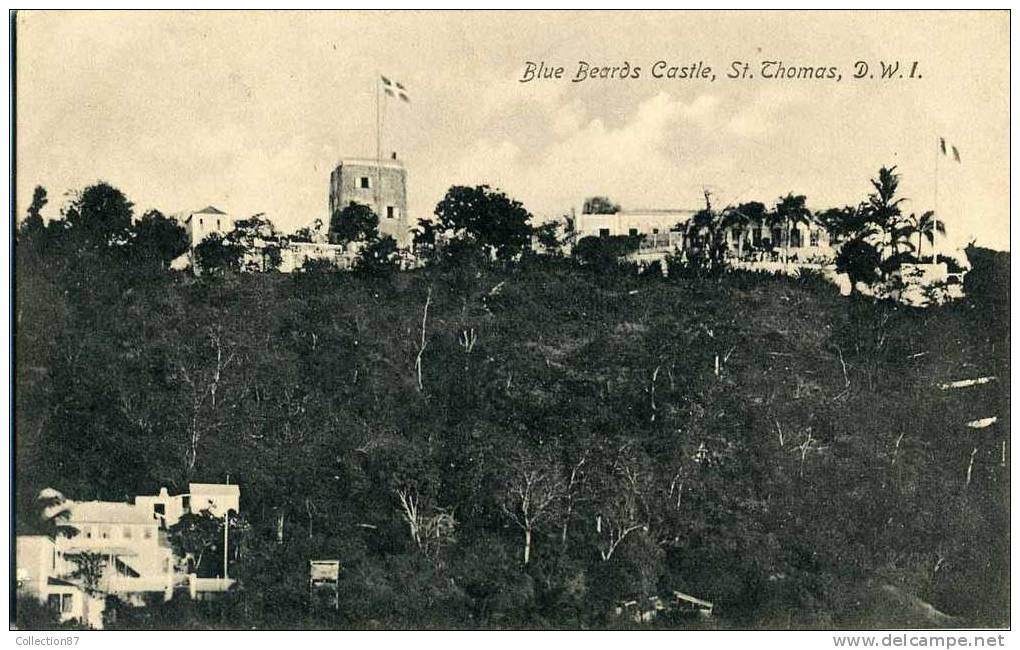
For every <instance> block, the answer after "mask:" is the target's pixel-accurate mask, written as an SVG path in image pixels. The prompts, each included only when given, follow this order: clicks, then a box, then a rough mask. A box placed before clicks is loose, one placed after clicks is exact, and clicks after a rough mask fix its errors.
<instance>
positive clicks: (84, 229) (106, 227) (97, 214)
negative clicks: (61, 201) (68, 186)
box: [65, 182, 134, 250]
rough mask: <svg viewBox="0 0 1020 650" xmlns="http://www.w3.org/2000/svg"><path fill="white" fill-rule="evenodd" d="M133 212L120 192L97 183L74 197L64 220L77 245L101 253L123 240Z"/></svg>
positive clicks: (129, 202)
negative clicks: (94, 249)
mask: <svg viewBox="0 0 1020 650" xmlns="http://www.w3.org/2000/svg"><path fill="white" fill-rule="evenodd" d="M133 209H134V204H133V203H131V201H128V199H127V197H125V196H124V194H123V193H122V192H121V191H120V190H118V189H117V188H115V187H113V186H112V185H110V184H108V183H104V182H99V183H97V184H95V185H90V186H89V187H86V188H85V189H84V190H82V191H81V192H80V193H79V194H78V195H77V196H75V197H74V200H73V201H72V202H71V204H70V205H69V206H68V207H67V210H66V215H65V218H66V220H67V223H68V225H69V226H70V227H71V229H72V231H73V232H74V233H75V234H76V235H77V240H78V242H79V245H81V246H86V247H91V248H99V249H101V250H102V249H105V248H106V247H108V246H110V245H111V244H123V243H125V242H126V241H127V238H128V232H129V231H130V229H131V219H132V215H133Z"/></svg>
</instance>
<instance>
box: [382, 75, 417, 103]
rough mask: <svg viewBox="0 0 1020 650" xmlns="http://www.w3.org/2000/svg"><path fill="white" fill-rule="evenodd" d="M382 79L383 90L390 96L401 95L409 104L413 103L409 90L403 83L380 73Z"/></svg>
mask: <svg viewBox="0 0 1020 650" xmlns="http://www.w3.org/2000/svg"><path fill="white" fill-rule="evenodd" d="M379 76H380V78H381V79H382V86H383V92H385V93H386V94H387V95H389V96H390V97H399V98H400V99H402V100H404V101H405V102H407V103H408V104H410V103H411V98H410V97H408V96H407V90H406V89H405V88H404V86H402V85H401V84H399V83H397V82H396V81H391V80H389V79H387V78H386V77H383V76H382V75H379Z"/></svg>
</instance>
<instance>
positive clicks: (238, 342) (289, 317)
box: [14, 220, 1011, 629]
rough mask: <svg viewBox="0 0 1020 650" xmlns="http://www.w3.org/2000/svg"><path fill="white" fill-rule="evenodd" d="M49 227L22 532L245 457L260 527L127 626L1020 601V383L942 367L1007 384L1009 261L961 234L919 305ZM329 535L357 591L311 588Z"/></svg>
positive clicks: (35, 263)
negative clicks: (963, 285)
mask: <svg viewBox="0 0 1020 650" xmlns="http://www.w3.org/2000/svg"><path fill="white" fill-rule="evenodd" d="M55 221H56V223H51V224H47V228H46V233H45V236H44V237H43V238H42V239H41V240H40V245H38V246H37V245H35V244H33V245H31V246H26V247H21V246H19V250H18V251H17V254H16V259H15V263H16V265H17V274H16V281H17V283H18V285H17V287H16V289H17V291H16V294H17V303H16V305H15V309H16V312H15V319H16V321H15V322H16V323H17V335H16V338H15V342H14V344H15V355H16V360H17V362H16V364H15V367H14V373H15V376H14V381H15V384H16V387H17V391H16V392H15V400H14V417H15V422H16V426H17V429H16V434H17V436H16V439H17V444H16V445H15V448H14V453H15V462H16V464H17V467H18V471H17V472H16V473H15V481H16V485H15V488H16V489H15V490H14V495H15V506H16V509H15V517H16V520H15V525H16V528H17V530H19V531H21V530H23V529H24V528H25V527H26V526H27V524H26V522H38V520H39V504H38V502H37V500H36V498H35V497H36V495H38V494H39V493H40V491H41V490H42V489H43V488H44V487H47V486H54V487H59V488H60V490H61V491H62V492H63V493H64V494H67V495H69V496H71V497H72V498H74V499H76V500H88V499H111V500H120V499H123V495H126V494H151V493H152V491H153V489H154V486H160V485H166V486H168V487H171V488H172V489H175V490H178V491H183V490H181V488H182V487H183V486H186V485H187V484H188V483H189V482H190V481H207V482H216V481H222V480H223V477H225V476H226V475H227V474H229V475H230V479H231V482H235V481H236V482H237V483H239V484H240V485H241V489H242V495H243V500H242V508H243V510H244V512H245V514H246V516H247V517H248V520H249V522H250V528H249V529H247V530H244V531H239V532H238V534H236V535H234V534H232V535H231V536H230V538H231V540H232V541H235V542H236V543H237V547H236V548H234V549H231V551H230V552H231V553H232V554H231V560H230V562H231V565H230V575H231V577H236V578H237V579H238V581H239V584H238V587H237V589H236V590H235V591H234V592H233V593H230V594H227V595H226V596H225V597H224V598H223V599H222V600H221V601H219V602H209V603H192V602H190V601H187V600H186V599H185V600H183V601H181V600H179V599H178V598H175V599H174V600H172V601H170V602H169V603H166V604H160V605H156V606H153V607H151V608H150V607H146V608H139V609H137V610H133V611H132V612H131V613H130V614H125V615H124V616H122V617H119V618H118V620H117V622H116V623H115V624H113V625H111V626H113V627H124V628H130V627H151V628H157V629H159V628H161V627H162V628H165V627H177V628H179V627H196V628H246V629H247V628H253V627H254V628H273V627H311V628H324V629H330V628H337V627H346V628H378V627H385V628H394V627H412V628H422V627H428V628H449V627H458V628H459V627H482V628H519V627H548V628H577V627H581V626H582V625H584V626H619V625H622V624H623V623H621V622H619V621H618V620H615V619H612V618H610V617H608V616H607V615H608V613H609V612H610V607H611V606H612V605H613V604H614V603H618V602H619V601H622V600H630V599H634V598H637V597H639V596H643V595H650V594H652V593H654V594H658V595H663V596H667V595H668V594H669V593H671V591H672V590H680V591H684V592H686V593H691V594H694V595H697V596H699V597H702V598H705V599H707V600H711V601H713V602H715V603H716V607H717V612H718V613H717V615H716V618H715V619H714V620H716V621H717V623H716V624H718V625H719V626H722V627H741V628H747V627H787V626H794V627H827V628H832V627H865V628H866V627H869V624H877V623H883V622H889V621H893V622H895V623H896V624H898V625H899V626H901V627H923V626H929V625H933V624H934V623H932V622H931V621H930V620H929V619H927V618H924V617H923V616H920V615H918V614H916V613H915V612H916V610H915V609H914V608H913V607H912V606H908V605H909V603H910V602H914V601H910V600H909V599H906V598H899V599H895V598H892V597H891V596H889V594H890V593H892V594H896V593H900V594H909V595H911V597H916V598H918V599H921V600H922V601H923V602H924V603H930V604H931V606H933V607H935V608H937V609H938V610H940V611H942V612H946V613H947V614H950V615H952V616H955V617H958V620H960V621H961V624H963V625H975V626H981V625H1000V626H1001V625H1003V624H1004V623H1005V621H1006V620H1007V619H1008V616H1009V602H1010V601H1009V571H1008V569H1009V557H1010V556H1009V512H1010V509H1009V506H1010V497H1009V484H1010V479H1009V472H1010V462H1011V459H1010V457H1009V454H1008V444H1007V445H1006V446H1003V443H1008V433H1009V412H1010V410H1009V386H1008V382H1006V381H999V382H993V383H990V384H987V385H982V386H975V387H971V388H968V389H965V390H961V391H941V390H936V389H933V386H937V385H938V384H939V383H941V382H944V381H948V380H952V379H957V378H959V377H960V375H959V373H960V369H961V368H971V369H974V370H975V372H976V373H980V375H982V376H983V375H986V374H987V375H994V376H998V377H1000V378H1002V377H1008V376H1009V371H1010V367H1009V359H1008V355H1007V354H1006V353H1005V352H1004V351H1005V350H1008V346H1009V336H1010V334H1009V319H1008V317H1007V316H1006V314H1007V312H1006V310H1007V309H1008V299H1007V298H1006V296H1005V295H1004V294H1005V293H1006V292H1007V289H1008V278H1009V275H1008V267H1009V265H1008V256H1005V255H1002V256H1001V257H1002V258H1003V259H1001V260H1000V259H998V258H996V257H995V256H991V257H990V258H986V257H985V256H982V255H978V254H977V253H979V252H980V251H973V252H974V253H975V255H974V256H973V257H972V258H971V263H972V264H973V265H974V270H973V271H972V273H976V274H977V275H975V276H974V280H972V281H971V283H972V287H971V288H973V289H974V295H973V297H968V300H967V301H964V302H962V303H959V304H952V305H945V306H941V307H933V308H931V309H927V310H915V309H903V308H902V307H899V306H896V305H892V304H889V303H886V302H884V301H872V300H865V299H861V298H860V297H856V296H855V297H851V298H850V299H845V298H841V297H840V296H838V295H837V294H836V292H835V291H833V289H832V287H831V286H828V285H825V286H819V285H818V284H817V283H816V282H815V281H813V280H812V278H789V277H767V276H760V275H756V274H750V273H736V272H731V273H719V274H715V275H712V276H711V277H700V276H692V277H679V278H678V277H676V276H675V275H674V274H673V272H672V268H671V269H670V276H669V280H668V281H661V280H659V279H657V278H654V277H638V276H636V275H634V274H629V273H605V274H602V273H590V272H588V270H587V269H586V268H585V265H579V264H577V263H576V261H575V260H569V259H568V260H560V259H556V258H552V257H549V256H532V257H530V258H529V259H527V260H523V261H522V262H521V263H520V264H519V265H516V266H515V267H513V268H512V269H511V268H506V267H504V266H501V265H491V264H483V263H480V264H477V265H471V266H457V265H445V264H440V265H433V266H426V267H424V268H422V269H416V270H411V271H407V272H403V273H397V274H393V275H391V276H384V277H364V276H361V275H359V274H337V275H329V276H326V275H323V276H320V277H315V276H314V274H294V275H290V276H287V275H282V274H229V273H227V274H203V275H201V276H199V277H193V276H191V275H186V274H170V273H148V274H140V273H138V272H137V271H136V268H135V266H133V265H131V264H129V263H128V260H127V259H125V258H123V257H120V258H118V257H117V256H116V255H113V254H112V252H111V253H110V254H103V255H99V254H95V255H93V254H92V253H91V252H90V251H88V250H77V249H70V248H65V247H64V246H63V244H62V243H61V242H63V241H65V240H64V237H67V236H69V235H68V234H67V233H68V231H70V230H71V229H72V228H71V227H70V226H67V225H66V224H61V223H59V221H60V220H55ZM51 226H52V229H51ZM582 243H583V242H579V243H578V244H579V245H581V244H582ZM621 243H622V242H621ZM43 244H44V245H43ZM458 245H462V246H464V248H463V249H461V250H462V251H467V250H470V251H473V252H475V253H477V252H479V247H478V246H475V245H473V242H471V241H466V242H465V241H461V242H460V243H459V244H458ZM604 245H606V243H605V242H602V243H599V242H594V243H591V242H589V243H587V244H584V246H593V247H598V246H604ZM118 246H119V245H118V244H116V243H112V242H111V243H110V244H109V247H110V248H111V251H113V250H116V249H117V247H118ZM582 250H583V247H582ZM68 251H70V252H68ZM596 252H597V253H598V254H594V255H593V256H592V258H591V259H593V260H595V261H598V260H603V261H604V263H605V264H607V265H608V264H612V265H615V264H616V259H617V256H616V255H604V254H603V253H602V252H599V251H596ZM464 259H472V258H469V257H467V253H465V258H464ZM869 259H870V260H871V269H872V271H873V270H874V266H875V259H876V258H875V257H874V256H873V255H872V256H870V258H869ZM610 260H611V262H610ZM589 268H591V267H589ZM983 271H984V272H983ZM968 277H970V276H968ZM982 277H984V278H985V280H983V281H982ZM974 283H976V284H974ZM979 289H980V290H979ZM993 301H997V302H996V303H995V304H998V305H999V307H995V306H994V304H993ZM975 376H976V375H975ZM989 415H997V416H999V422H998V423H997V424H996V425H995V426H993V427H989V428H988V429H986V430H983V431H982V432H981V433H980V435H978V434H974V433H967V432H968V431H971V430H970V429H967V428H966V427H965V423H966V422H967V421H968V420H971V419H976V418H978V417H987V416H989ZM975 447H976V448H977V449H978V451H977V452H974V451H973V450H974V449H975ZM1004 450H1005V451H1004ZM972 458H973V460H974V462H973V466H972V467H970V471H968V464H969V462H970V460H971V459H972ZM529 474H535V478H539V477H542V480H541V481H535V480H532V482H531V485H532V488H531V489H529V488H528V487H527V486H528V478H529ZM401 493H403V494H404V496H405V500H406V504H407V506H410V505H411V503H412V501H413V503H414V506H413V508H409V507H405V503H404V501H402V499H401V496H400V495H401ZM523 495H528V504H529V505H528V511H529V513H534V512H535V511H534V510H533V509H532V507H531V506H532V505H533V504H536V503H546V504H547V507H546V508H543V509H542V515H541V516H538V517H531V516H530V515H529V516H528V517H527V518H525V510H524V508H523V505H524V499H523ZM536 496H537V497H539V499H538V501H535V500H534V497H536ZM510 513H513V515H514V517H511V516H510ZM519 522H521V523H523V524H524V525H523V527H522V526H521V523H519ZM529 522H530V525H529ZM206 524H208V526H207V528H208V530H205V529H203V528H202V526H203V525H206ZM206 524H196V527H197V529H198V530H200V531H202V530H204V532H203V535H204V537H202V536H199V538H198V539H199V540H203V539H204V540H205V541H206V542H208V544H218V543H219V540H220V536H221V535H222V530H220V531H219V533H218V534H217V531H216V530H215V529H214V524H213V523H212V522H206ZM412 524H413V526H412ZM529 529H530V531H531V535H530V537H531V539H530V541H531V546H530V552H529V557H528V563H527V564H526V565H525V563H524V547H525V543H526V541H527V540H526V532H527V530H529ZM174 532H177V531H174ZM415 535H417V538H416V537H415ZM213 539H215V540H216V541H215V542H214V541H213ZM419 542H420V543H419ZM177 543H178V544H182V543H184V541H183V539H181V540H179V541H178V542H177ZM188 543H189V544H193V546H192V548H195V549H197V548H207V549H208V550H206V551H205V555H204V556H203V559H202V562H201V569H202V571H215V568H216V567H215V562H216V561H219V560H218V558H219V557H220V556H221V553H218V552H215V551H213V550H212V548H211V547H207V546H204V545H203V544H202V543H200V542H199V541H195V540H192V541H191V542H188ZM214 558H217V559H214ZM331 558H335V559H339V560H340V561H341V566H342V570H341V576H342V577H341V585H340V593H341V599H340V602H341V607H340V611H339V612H337V611H335V610H328V609H322V608H316V607H314V605H313V602H312V600H311V595H310V594H309V589H308V582H307V577H308V573H307V571H308V561H309V560H310V559H331ZM887 586H888V587H893V588H895V591H890V590H889V589H887V588H886V587H887ZM168 622H172V623H168ZM671 625H677V626H682V625H687V624H685V623H671Z"/></svg>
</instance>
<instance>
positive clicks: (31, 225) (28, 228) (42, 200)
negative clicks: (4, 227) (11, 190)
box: [18, 185, 49, 237]
mask: <svg viewBox="0 0 1020 650" xmlns="http://www.w3.org/2000/svg"><path fill="white" fill-rule="evenodd" d="M47 203H49V199H48V198H47V196H46V188H45V187H43V186H42V185H36V187H35V191H34V192H33V193H32V203H31V204H30V205H29V206H28V210H27V211H26V212H25V219H24V220H23V221H22V222H21V227H20V228H19V229H18V234H19V235H21V236H22V237H33V236H35V235H36V234H38V233H40V232H42V231H43V230H44V229H45V228H46V226H45V224H44V223H43V218H42V209H43V208H44V207H46V204H47Z"/></svg>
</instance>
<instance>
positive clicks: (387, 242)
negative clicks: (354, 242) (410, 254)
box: [354, 235, 400, 276]
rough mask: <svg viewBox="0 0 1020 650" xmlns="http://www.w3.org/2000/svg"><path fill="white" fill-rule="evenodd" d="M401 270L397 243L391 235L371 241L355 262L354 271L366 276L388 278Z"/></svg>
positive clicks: (359, 253)
mask: <svg viewBox="0 0 1020 650" xmlns="http://www.w3.org/2000/svg"><path fill="white" fill-rule="evenodd" d="M399 269H400V258H399V255H398V251H397V242H396V240H395V239H393V238H392V237H390V236H389V235H383V236H382V237H376V238H373V239H370V240H369V241H368V243H366V244H365V245H364V246H363V247H362V248H361V250H360V251H358V257H357V260H355V262H354V270H355V271H356V272H358V273H363V274H366V275H374V276H387V275H390V274H391V273H393V272H394V271H397V270H399Z"/></svg>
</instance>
